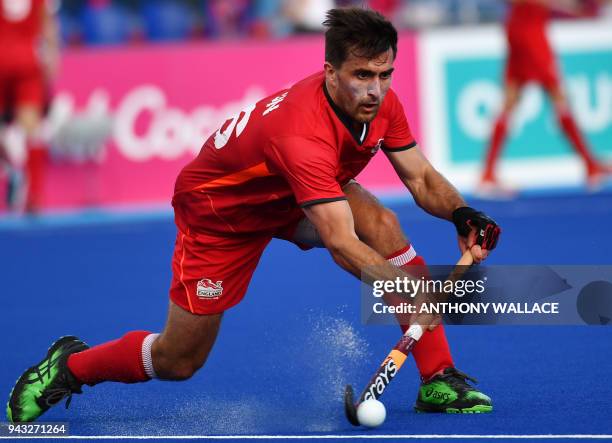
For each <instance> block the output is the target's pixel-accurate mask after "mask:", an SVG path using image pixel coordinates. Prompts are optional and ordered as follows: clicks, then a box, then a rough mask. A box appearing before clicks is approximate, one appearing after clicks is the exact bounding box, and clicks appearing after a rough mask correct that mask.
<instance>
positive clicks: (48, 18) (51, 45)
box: [41, 1, 60, 81]
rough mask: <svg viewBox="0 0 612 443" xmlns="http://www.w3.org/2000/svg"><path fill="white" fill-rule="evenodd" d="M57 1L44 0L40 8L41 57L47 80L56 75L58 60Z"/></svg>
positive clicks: (52, 78)
mask: <svg viewBox="0 0 612 443" xmlns="http://www.w3.org/2000/svg"><path fill="white" fill-rule="evenodd" d="M56 10H57V2H55V1H45V5H44V7H43V8H42V17H41V19H42V27H41V29H42V42H41V43H42V53H43V55H42V57H43V65H44V69H45V74H46V76H47V80H48V81H52V80H54V79H55V77H56V76H57V73H58V70H59V61H60V32H59V23H58V21H57V17H56V14H55V13H56Z"/></svg>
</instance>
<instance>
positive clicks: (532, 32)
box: [478, 0, 610, 195]
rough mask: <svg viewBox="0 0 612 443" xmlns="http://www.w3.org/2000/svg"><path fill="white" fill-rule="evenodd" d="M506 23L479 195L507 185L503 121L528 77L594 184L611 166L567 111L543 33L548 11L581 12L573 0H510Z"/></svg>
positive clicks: (505, 123) (501, 190) (501, 191)
mask: <svg viewBox="0 0 612 443" xmlns="http://www.w3.org/2000/svg"><path fill="white" fill-rule="evenodd" d="M510 3H511V5H510V12H509V17H508V20H507V23H506V37H507V41H508V58H507V61H506V70H505V83H504V103H503V106H502V111H501V114H500V115H499V116H498V117H497V121H496V122H495V126H494V128H493V133H492V136H491V140H490V144H489V147H488V151H487V155H486V160H485V167H484V171H483V173H482V176H481V182H480V186H479V188H478V189H479V192H480V193H482V194H483V195H487V194H489V195H496V194H505V193H507V192H508V191H509V190H507V189H504V187H503V186H502V185H501V184H500V183H499V181H498V177H497V174H496V165H497V160H498V158H499V156H500V154H501V150H502V146H503V144H504V141H505V139H506V135H507V132H508V123H509V121H510V117H511V114H512V111H513V110H514V108H515V107H516V105H517V103H518V101H519V99H520V96H521V92H522V90H523V88H524V86H525V85H526V84H528V83H530V82H534V83H537V84H538V85H540V86H541V87H542V88H544V90H545V91H546V93H547V94H548V96H549V97H550V99H551V100H552V103H553V106H554V111H555V114H556V116H557V121H558V123H559V126H560V127H561V129H562V130H563V133H564V134H565V136H566V137H567V139H568V140H569V141H570V143H571V144H572V146H573V147H574V149H575V151H576V153H578V155H580V158H581V159H582V161H583V162H584V166H585V168H586V177H587V184H588V185H589V186H590V187H592V188H596V187H597V186H598V185H599V184H600V182H601V181H602V180H603V179H604V178H605V176H606V174H608V173H609V172H610V169H609V168H608V167H606V166H604V165H602V164H600V163H599V162H598V161H597V159H596V158H595V157H594V156H593V154H592V152H591V151H590V149H589V147H588V146H587V143H586V141H585V139H584V137H583V136H582V134H581V132H580V130H579V129H578V126H577V125H576V121H575V119H574V117H573V116H572V114H571V111H570V108H569V104H568V101H567V97H566V95H565V92H564V91H563V88H562V86H561V82H560V79H559V70H558V67H557V63H556V61H555V56H554V53H553V50H552V48H551V46H550V42H549V41H548V37H547V36H546V27H547V24H548V21H549V17H550V15H551V13H552V12H553V11H559V12H563V13H566V14H567V13H572V14H574V15H576V14H580V13H582V12H583V11H582V10H581V8H580V7H579V4H577V3H576V2H573V1H561V0H510Z"/></svg>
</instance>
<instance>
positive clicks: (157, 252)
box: [0, 193, 612, 435]
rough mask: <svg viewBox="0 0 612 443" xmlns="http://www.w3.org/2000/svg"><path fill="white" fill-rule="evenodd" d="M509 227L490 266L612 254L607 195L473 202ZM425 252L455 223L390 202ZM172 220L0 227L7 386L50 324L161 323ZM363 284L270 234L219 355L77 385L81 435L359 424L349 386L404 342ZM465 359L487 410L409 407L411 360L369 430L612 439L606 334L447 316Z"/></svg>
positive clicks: (115, 329) (84, 333)
mask: <svg viewBox="0 0 612 443" xmlns="http://www.w3.org/2000/svg"><path fill="white" fill-rule="evenodd" d="M473 204H474V206H476V207H478V208H480V209H482V210H485V211H486V212H488V213H490V214H491V215H492V216H494V217H495V218H496V219H497V220H498V222H499V223H500V224H501V225H502V226H503V228H504V233H503V238H502V241H501V243H500V246H499V249H498V250H497V251H496V252H495V254H494V255H493V256H492V257H491V259H490V263H491V264H606V263H607V264H610V263H611V255H610V251H611V250H612V236H611V235H610V233H609V231H610V226H611V225H612V194H608V193H605V194H599V195H590V196H587V195H566V196H564V195H558V196H554V197H543V196H533V197H528V198H523V199H520V200H517V201H514V202H497V203H492V202H473ZM393 208H394V209H395V210H396V211H397V213H398V214H399V215H400V218H401V221H402V224H403V226H404V227H405V229H406V232H407V233H408V234H409V235H410V237H411V238H412V239H413V241H414V243H415V245H416V247H417V249H418V251H419V252H420V253H421V254H422V255H424V256H425V257H426V259H427V260H428V261H429V262H430V263H440V264H449V263H453V262H454V261H456V259H457V257H458V252H457V250H456V249H455V236H454V233H453V228H452V227H451V226H450V225H449V224H448V223H446V222H443V221H438V220H434V219H432V218H431V217H429V216H426V215H424V214H423V213H422V212H421V211H420V210H419V209H417V208H416V207H414V206H413V205H407V204H405V205H401V204H397V203H396V204H394V205H393ZM173 241H174V226H173V224H172V220H171V217H170V215H169V214H166V215H160V214H155V215H154V216H153V217H150V218H147V217H140V216H138V217H130V216H124V217H114V216H110V218H109V217H107V216H105V215H104V214H99V215H96V216H91V214H90V216H86V217H84V218H82V217H81V218H79V217H74V218H72V219H70V217H67V218H64V219H63V221H62V222H61V223H60V222H58V219H57V216H56V218H49V219H44V220H43V221H39V222H32V221H30V222H23V221H15V220H12V221H11V220H8V221H7V220H6V219H5V220H3V221H2V220H0V245H1V249H0V262H1V263H2V267H1V269H2V271H1V272H2V294H3V297H2V301H3V304H2V311H1V314H0V320H1V321H0V332H1V333H2V336H3V337H4V340H5V342H4V343H5V348H4V349H5V351H4V352H3V355H2V361H3V363H2V365H0V393H1V395H3V396H5V398H6V396H7V395H8V392H9V391H10V388H11V386H12V384H13V382H14V381H15V379H16V378H17V376H18V375H19V373H20V372H21V371H22V370H23V369H24V368H25V367H27V366H28V365H30V364H32V363H35V362H37V361H38V360H40V358H41V357H42V355H44V350H45V349H46V348H47V346H48V345H49V343H50V342H51V341H53V340H54V339H56V338H57V337H58V336H60V335H64V334H76V335H78V336H80V337H82V338H83V339H84V340H86V341H87V342H89V343H90V344H97V343H101V342H104V341H108V340H109V339H113V338H116V337H119V336H120V335H122V334H123V333H124V332H126V331H129V330H133V329H148V330H154V331H158V330H160V328H161V327H162V326H163V322H164V320H165V314H166V306H167V288H168V284H169V281H170V258H171V254H172V247H173ZM358 291H359V285H358V282H356V281H355V280H353V279H352V277H350V276H348V275H347V274H345V273H344V272H343V271H342V270H340V269H339V268H338V267H337V266H335V265H334V263H333V262H332V261H331V259H330V258H329V256H328V254H327V253H326V252H325V251H322V250H315V251H310V252H308V253H303V252H301V251H299V250H298V249H297V248H296V247H294V246H293V245H291V244H288V243H285V242H281V241H274V242H273V243H272V244H271V245H270V247H269V248H268V250H267V251H266V253H265V255H264V257H263V259H262V262H261V265H260V267H259V268H258V270H257V272H256V274H255V277H254V279H253V282H252V284H251V288H250V291H249V293H248V295H247V297H246V299H245V300H244V302H243V303H241V304H240V305H239V306H238V307H237V308H235V309H232V310H231V311H229V312H228V313H227V315H226V318H225V319H224V323H223V325H222V330H221V334H220V337H219V339H218V342H217V344H216V346H215V348H214V350H213V352H212V355H211V357H210V359H209V361H208V363H207V364H206V366H205V367H204V368H203V369H202V371H201V372H200V373H198V374H197V375H196V376H195V377H194V378H193V379H192V380H190V381H187V382H182V383H163V382H157V381H155V382H150V383H146V384H138V385H130V386H127V385H121V384H113V383H106V384H102V385H98V386H96V387H95V388H85V394H84V395H82V396H76V397H75V398H74V399H73V402H72V405H71V407H70V409H69V410H68V411H66V410H65V409H64V408H63V407H57V408H54V409H52V410H51V411H49V413H48V414H47V415H46V416H45V420H49V421H52V420H57V421H63V420H68V421H69V422H70V424H71V432H72V433H75V434H98V435H99V434H124V435H127V434H131V435H139V434H170V435H177V434H198V435H206V434H322V433H333V434H351V433H364V432H368V431H364V430H363V429H355V428H352V427H351V426H350V425H349V424H348V423H347V422H346V421H345V419H344V416H343V410H342V400H341V392H342V389H343V386H344V384H345V383H352V384H354V385H356V386H359V387H361V386H363V385H364V384H365V382H366V381H367V379H368V378H369V376H370V375H371V373H372V372H373V370H374V369H375V367H376V366H377V365H378V364H379V362H380V361H381V359H382V358H383V357H384V356H385V355H386V353H387V352H388V350H389V348H390V346H392V344H394V343H395V341H396V340H397V339H398V338H399V331H398V330H397V329H396V328H394V327H388V326H387V327H383V326H380V327H364V326H362V325H361V324H360V320H359V306H358V299H359V295H358V294H359V292H358ZM448 335H449V338H450V341H451V345H452V348H453V351H454V356H455V359H456V363H457V366H458V367H459V368H461V369H462V370H464V371H466V372H467V373H469V374H471V375H474V376H475V377H477V378H479V379H480V380H481V384H480V387H481V388H482V390H483V391H484V392H486V393H488V394H490V395H491V396H492V397H493V399H494V404H495V412H494V413H493V414H490V415H478V416H470V415H467V416H444V415H418V414H415V413H413V412H412V409H411V406H412V403H413V401H414V399H415V396H416V390H417V386H418V377H417V373H416V369H415V367H414V363H413V362H410V363H409V364H407V365H406V366H405V368H404V369H402V372H401V373H400V376H399V377H398V378H397V379H396V380H395V381H394V383H393V384H392V385H391V386H390V388H389V389H388V391H387V392H386V393H385V396H384V398H383V399H384V402H385V404H386V406H387V411H388V418H387V421H386V422H385V424H384V425H383V426H382V427H381V428H379V429H377V430H375V431H369V432H376V433H389V434H391V433H402V434H432V433H433V434H457V433H461V434H546V433H564V434H565V433H570V434H578V433H588V434H596V433H597V434H599V433H605V434H612V414H611V413H610V400H609V399H610V398H611V397H612V385H611V383H610V374H611V373H612V353H611V351H612V347H611V346H612V345H611V343H612V340H611V339H612V329H611V328H607V327H586V326H585V327H499V326H497V327H496V326H488V327H475V326H464V327H457V326H455V327H449V328H448Z"/></svg>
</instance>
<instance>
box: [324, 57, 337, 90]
mask: <svg viewBox="0 0 612 443" xmlns="http://www.w3.org/2000/svg"><path fill="white" fill-rule="evenodd" d="M323 70H324V71H325V80H326V81H327V83H328V84H330V85H332V86H333V87H335V86H336V84H337V79H336V68H335V67H334V65H332V64H331V63H330V62H325V64H324V65H323Z"/></svg>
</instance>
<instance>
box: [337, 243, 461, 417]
mask: <svg viewBox="0 0 612 443" xmlns="http://www.w3.org/2000/svg"><path fill="white" fill-rule="evenodd" d="M472 263H473V257H472V254H471V253H470V251H466V252H465V253H464V254H463V256H462V257H461V258H460V259H459V261H458V262H457V264H456V265H455V268H454V269H453V271H452V272H451V274H450V275H449V276H448V279H447V280H450V281H455V280H458V279H459V278H460V277H461V276H462V275H463V273H464V272H465V270H466V268H467V267H468V266H471V265H472ZM422 335H423V327H422V326H421V325H418V324H414V325H412V326H410V328H408V330H407V331H406V332H405V333H404V335H403V336H402V338H400V340H399V341H398V342H397V344H396V345H395V346H394V347H393V349H392V350H391V352H389V355H387V358H385V359H384V361H383V362H382V364H381V365H380V366H379V367H378V369H377V370H376V372H375V373H374V376H373V377H372V378H371V379H370V382H369V383H368V384H367V385H366V387H365V389H364V390H363V392H362V393H361V395H360V396H359V400H358V401H357V403H355V400H354V391H353V387H352V386H351V385H346V387H345V389H344V412H345V413H346V418H347V419H348V421H349V422H350V423H351V424H352V425H354V426H359V420H357V407H358V406H359V404H360V403H361V402H363V401H365V400H369V399H371V398H373V399H378V398H379V397H380V396H381V395H382V394H383V392H385V389H386V388H387V386H388V385H389V383H391V380H393V378H395V376H396V375H397V373H398V371H399V370H400V368H401V367H402V365H403V364H404V362H405V361H406V358H407V357H408V354H410V351H412V348H414V346H415V345H416V343H417V342H418V341H419V339H420V338H421V336H422Z"/></svg>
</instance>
